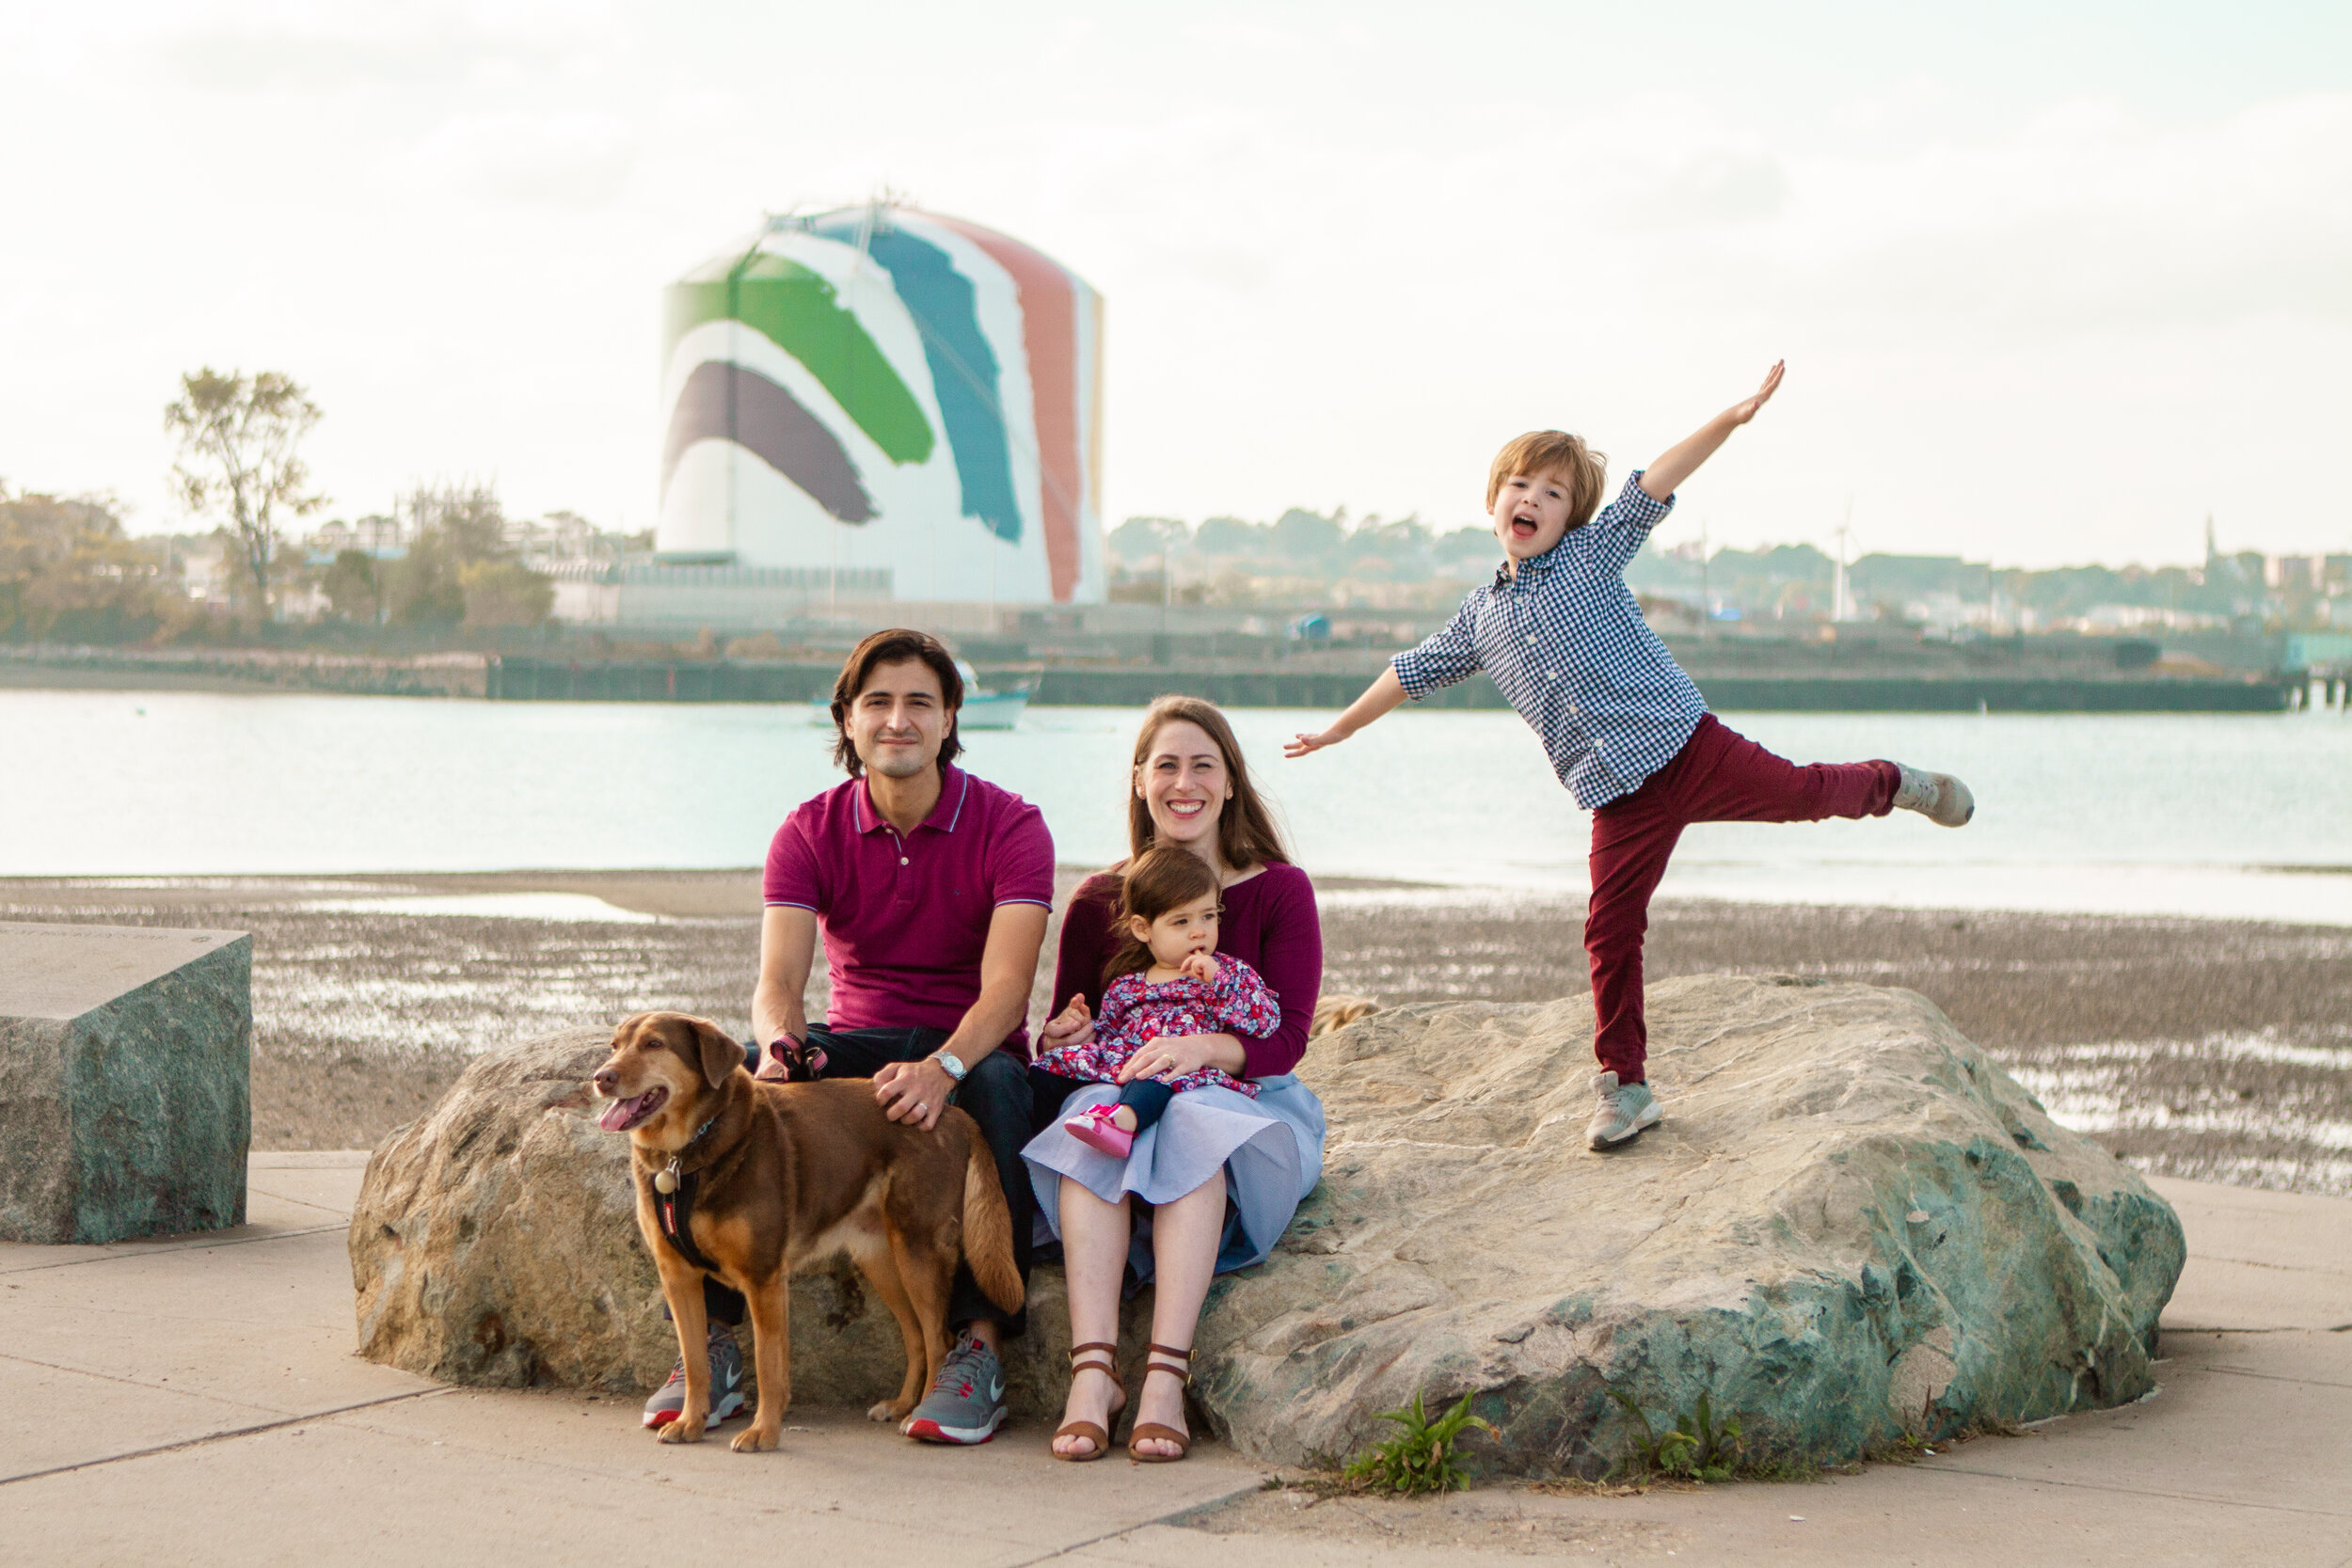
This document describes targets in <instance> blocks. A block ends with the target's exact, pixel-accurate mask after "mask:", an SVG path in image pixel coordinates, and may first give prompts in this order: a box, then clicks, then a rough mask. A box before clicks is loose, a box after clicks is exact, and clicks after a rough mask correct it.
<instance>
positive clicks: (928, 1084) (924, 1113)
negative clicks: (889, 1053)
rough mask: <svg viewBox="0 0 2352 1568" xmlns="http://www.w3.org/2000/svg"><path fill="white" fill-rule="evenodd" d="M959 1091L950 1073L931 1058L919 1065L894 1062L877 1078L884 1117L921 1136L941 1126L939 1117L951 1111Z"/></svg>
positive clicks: (875, 1089) (875, 1096) (875, 1087)
mask: <svg viewBox="0 0 2352 1568" xmlns="http://www.w3.org/2000/svg"><path fill="white" fill-rule="evenodd" d="M955 1087H956V1081H955V1080H954V1079H952V1078H950V1077H948V1076H947V1069H946V1068H944V1067H941V1066H940V1065H939V1064H938V1063H937V1062H934V1061H932V1060H931V1059H930V1057H928V1056H926V1057H925V1058H924V1059H923V1060H921V1061H919V1062H892V1063H891V1064H890V1065H888V1066H887V1067H885V1068H883V1069H882V1070H881V1071H880V1072H877V1073H876V1074H874V1098H875V1099H876V1100H877V1101H881V1103H882V1114H883V1115H884V1116H887V1117H889V1118H890V1119H891V1120H893V1121H897V1122H904V1123H905V1124H906V1125H908V1126H910V1127H913V1128H914V1129H915V1130H916V1131H917V1132H930V1130H931V1129H932V1128H934V1127H936V1126H938V1125H939V1114H940V1113H941V1112H942V1111H945V1110H946V1108H947V1097H948V1096H949V1095H950V1094H953V1093H954V1092H955Z"/></svg>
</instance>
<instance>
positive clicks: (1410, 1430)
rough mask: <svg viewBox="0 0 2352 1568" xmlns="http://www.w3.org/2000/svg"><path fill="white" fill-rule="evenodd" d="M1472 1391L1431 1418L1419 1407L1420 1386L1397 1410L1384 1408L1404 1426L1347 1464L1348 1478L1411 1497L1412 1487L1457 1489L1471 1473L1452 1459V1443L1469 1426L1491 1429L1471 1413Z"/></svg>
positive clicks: (1386, 1418) (1376, 1489)
mask: <svg viewBox="0 0 2352 1568" xmlns="http://www.w3.org/2000/svg"><path fill="white" fill-rule="evenodd" d="M1470 1399H1471V1396H1470V1395H1469V1394H1464V1395H1463V1396H1462V1398H1461V1401H1460V1402H1459V1403H1457V1404H1455V1405H1454V1408H1453V1409H1451V1410H1449V1411H1447V1412H1446V1413H1445V1414H1444V1415H1442V1416H1440V1417H1438V1418H1437V1419H1436V1420H1434V1421H1433V1420H1431V1419H1430V1418H1429V1417H1428V1414H1427V1412H1425V1411H1424V1410H1423V1409H1422V1401H1421V1390H1420V1389H1418V1388H1416V1389H1414V1390H1413V1402H1412V1403H1410V1404H1408V1405H1406V1406H1405V1408H1404V1409H1402V1410H1383V1411H1382V1412H1380V1418H1381V1419H1382V1420H1384V1421H1394V1422H1395V1423H1396V1424H1397V1425H1399V1426H1401V1427H1403V1428H1404V1429H1405V1430H1404V1431H1403V1432H1401V1433H1398V1434H1397V1435H1396V1436H1394V1437H1391V1438H1390V1439H1389V1440H1388V1441H1387V1442H1385V1443H1375V1444H1374V1445H1373V1446H1372V1447H1371V1448H1369V1449H1365V1450H1364V1451H1363V1452H1362V1453H1360V1454H1359V1455H1357V1457H1356V1460H1355V1462H1354V1463H1353V1464H1351V1465H1348V1467H1347V1472H1346V1474H1347V1479H1348V1480H1349V1481H1353V1482H1355V1483H1356V1484H1357V1485H1359V1486H1362V1487H1365V1488H1367V1489H1368V1490H1371V1491H1374V1492H1389V1493H1393V1494H1394V1495H1396V1496H1397V1497H1411V1496H1412V1495H1413V1494H1414V1493H1416V1492H1459V1491H1462V1490H1463V1489H1465V1488H1466V1487H1468V1486H1469V1485H1470V1477H1468V1476H1467V1475H1465V1474H1463V1473H1462V1471H1461V1469H1460V1468H1459V1467H1458V1466H1456V1465H1455V1464H1454V1449H1455V1445H1456V1444H1457V1443H1459V1442H1460V1440H1461V1436H1462V1433H1465V1432H1467V1431H1469V1430H1470V1428H1472V1427H1477V1428H1479V1429H1480V1430H1482V1431H1484V1432H1485V1433H1486V1434H1487V1435H1488V1436H1492V1435H1494V1430H1495V1429H1494V1423H1493V1422H1491V1421H1488V1420H1486V1419H1485V1418H1483V1417H1478V1416H1473V1415H1471V1414H1470Z"/></svg>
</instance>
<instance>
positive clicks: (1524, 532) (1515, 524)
mask: <svg viewBox="0 0 2352 1568" xmlns="http://www.w3.org/2000/svg"><path fill="white" fill-rule="evenodd" d="M1511 537H1512V538H1514V539H1533V538H1534V537H1535V519H1534V518H1533V517H1514V518H1512V519H1511Z"/></svg>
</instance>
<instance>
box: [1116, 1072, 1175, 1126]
mask: <svg viewBox="0 0 2352 1568" xmlns="http://www.w3.org/2000/svg"><path fill="white" fill-rule="evenodd" d="M1175 1098H1176V1091H1175V1090H1174V1089H1171V1088H1169V1087H1168V1085H1166V1084H1163V1083H1161V1082H1160V1081H1159V1080H1158V1079H1156V1078H1138V1079H1136V1081H1135V1082H1134V1083H1132V1084H1130V1085H1127V1086H1126V1087H1125V1088H1123V1089H1120V1091H1119V1102H1120V1104H1121V1105H1124V1106H1126V1107H1127V1109H1129V1110H1130V1111H1133V1112H1134V1113H1135V1114H1136V1132H1142V1131H1143V1130H1144V1129H1145V1128H1147V1127H1149V1126H1151V1125H1152V1123H1153V1122H1155V1121H1157V1120H1159V1119H1160V1113H1161V1112H1163V1111H1165V1110H1167V1109H1168V1101H1171V1100H1173V1099H1175Z"/></svg>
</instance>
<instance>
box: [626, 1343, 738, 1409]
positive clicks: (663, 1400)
mask: <svg viewBox="0 0 2352 1568" xmlns="http://www.w3.org/2000/svg"><path fill="white" fill-rule="evenodd" d="M709 1344H710V1415H709V1417H708V1418H707V1420H705V1421H704V1423H703V1424H704V1425H705V1426H706V1427H715V1426H717V1425H718V1424H719V1423H720V1422H721V1421H723V1420H725V1419H726V1418H728V1417H730V1416H739V1415H741V1414H742V1413H743V1352H742V1349H741V1347H740V1346H739V1345H737V1344H736V1342H735V1330H733V1329H731V1328H729V1327H727V1326H726V1325H725V1324H724V1323H712V1324H711V1325H710V1339H709ZM685 1408H686V1363H685V1362H683V1361H680V1362H679V1363H678V1364H677V1365H676V1366H675V1367H674V1368H672V1369H671V1370H670V1381H669V1382H667V1383H665V1384H663V1385H662V1386H660V1387H659V1388H657V1389H655V1390H654V1391H653V1398H651V1399H649V1400H647V1401H646V1402H645V1424H646V1425H647V1426H649V1427H665V1426H668V1425H669V1424H670V1423H671V1422H672V1421H675V1420H676V1419H677V1418H678V1414H679V1412H681V1411H683V1410H684V1409H685Z"/></svg>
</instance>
